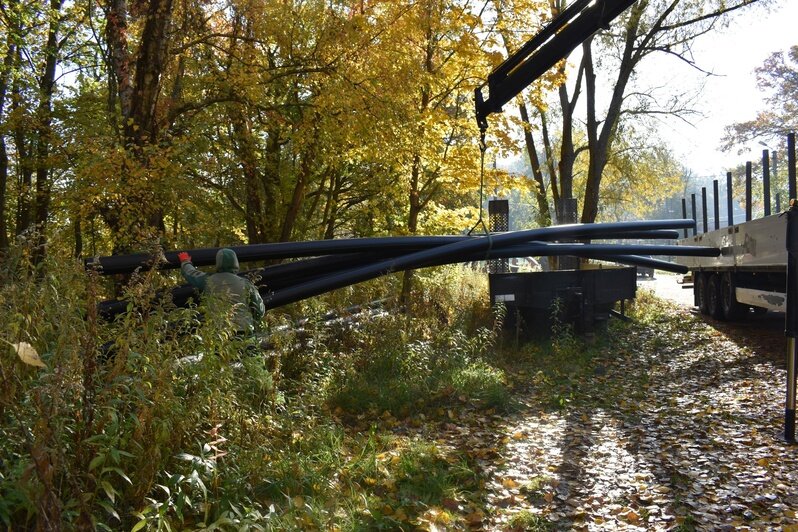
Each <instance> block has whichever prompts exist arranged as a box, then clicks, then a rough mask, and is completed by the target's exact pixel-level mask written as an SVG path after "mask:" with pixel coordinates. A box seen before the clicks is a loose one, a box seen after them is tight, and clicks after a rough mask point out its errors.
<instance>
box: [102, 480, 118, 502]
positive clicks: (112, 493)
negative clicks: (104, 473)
mask: <svg viewBox="0 0 798 532" xmlns="http://www.w3.org/2000/svg"><path fill="white" fill-rule="evenodd" d="M100 486H102V488H103V490H105V494H106V495H108V498H109V499H111V502H114V503H115V502H116V490H115V489H114V487H113V486H112V485H111V483H110V482H108V481H107V480H103V481H102V482H100Z"/></svg>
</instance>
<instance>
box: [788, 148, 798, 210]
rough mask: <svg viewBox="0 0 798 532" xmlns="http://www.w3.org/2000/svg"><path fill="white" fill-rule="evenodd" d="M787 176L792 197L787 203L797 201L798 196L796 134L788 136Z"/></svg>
mask: <svg viewBox="0 0 798 532" xmlns="http://www.w3.org/2000/svg"><path fill="white" fill-rule="evenodd" d="M787 175H788V179H787V180H788V181H789V183H790V197H789V198H787V201H789V200H792V199H795V198H796V196H797V195H798V192H796V190H795V189H796V184H795V182H796V178H795V133H790V134H789V135H787Z"/></svg>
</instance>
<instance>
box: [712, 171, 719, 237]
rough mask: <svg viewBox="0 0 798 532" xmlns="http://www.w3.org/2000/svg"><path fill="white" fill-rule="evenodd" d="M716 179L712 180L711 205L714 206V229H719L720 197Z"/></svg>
mask: <svg viewBox="0 0 798 532" xmlns="http://www.w3.org/2000/svg"><path fill="white" fill-rule="evenodd" d="M718 196H719V193H718V180H717V179H715V180H713V181H712V206H713V207H714V211H715V213H714V215H715V229H716V230H717V229H720V198H719V197H718Z"/></svg>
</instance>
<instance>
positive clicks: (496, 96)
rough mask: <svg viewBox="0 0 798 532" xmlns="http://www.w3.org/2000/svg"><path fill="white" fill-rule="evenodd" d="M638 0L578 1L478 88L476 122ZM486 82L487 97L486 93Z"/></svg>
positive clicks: (484, 123) (485, 123)
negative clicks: (484, 93)
mask: <svg viewBox="0 0 798 532" xmlns="http://www.w3.org/2000/svg"><path fill="white" fill-rule="evenodd" d="M634 2H635V0H576V1H575V2H573V3H571V5H569V6H568V7H567V8H565V10H563V11H562V12H561V13H560V14H559V15H557V16H556V17H555V18H554V20H552V21H551V22H550V23H549V24H548V26H546V27H545V28H543V29H542V30H541V31H540V33H538V34H537V35H535V36H534V37H532V39H530V40H529V41H528V42H527V43H526V44H524V45H523V46H522V47H521V48H520V49H519V50H518V51H517V52H515V53H514V54H512V55H511V56H510V57H508V58H507V59H506V60H505V61H504V62H503V63H502V64H501V65H499V66H498V67H496V68H495V69H494V70H493V72H491V73H490V75H489V76H488V81H487V83H485V84H483V85H482V86H480V87H477V89H476V91H475V102H476V115H477V124H478V125H479V128H480V130H481V131H483V132H484V131H485V130H486V129H487V127H488V115H490V114H491V113H499V112H501V110H502V106H503V105H504V104H506V103H507V102H509V101H510V100H511V99H513V98H514V97H515V96H516V95H517V94H518V93H520V92H521V91H522V90H524V89H525V88H526V87H528V86H529V85H530V84H531V83H532V82H533V81H535V80H536V79H538V78H539V77H540V76H542V75H543V74H544V73H545V72H546V71H547V70H548V69H550V68H551V67H552V66H554V65H555V64H556V63H557V61H560V60H561V59H563V58H565V57H567V56H568V54H570V53H571V51H573V50H574V48H576V47H577V46H579V45H580V44H581V43H582V42H584V41H585V40H586V39H587V38H588V37H590V36H591V35H593V34H594V33H596V32H597V31H598V30H600V29H601V28H604V27H607V26H608V25H609V23H610V22H612V20H613V19H615V17H617V16H618V15H620V14H621V13H623V12H624V10H626V8H627V7H629V6H630V5H632V4H633V3H634ZM486 85H487V87H488V97H487V98H485V96H484V95H483V92H482V91H483V89H484V88H485V86H486Z"/></svg>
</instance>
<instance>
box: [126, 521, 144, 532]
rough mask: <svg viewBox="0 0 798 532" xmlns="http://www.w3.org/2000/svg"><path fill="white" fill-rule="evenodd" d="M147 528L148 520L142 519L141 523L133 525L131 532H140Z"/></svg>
mask: <svg viewBox="0 0 798 532" xmlns="http://www.w3.org/2000/svg"><path fill="white" fill-rule="evenodd" d="M145 526H147V520H146V519H142V520H141V521H139V522H138V523H136V524H135V525H133V528H131V529H130V532H138V531H139V530H141V529H142V528H144V527H145Z"/></svg>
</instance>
